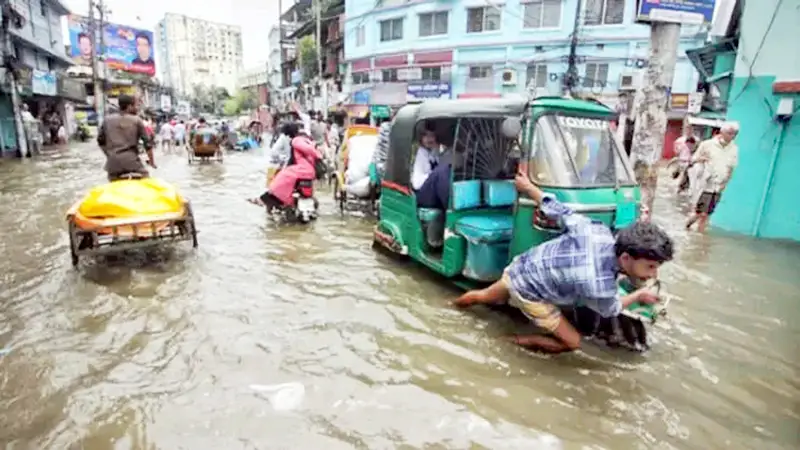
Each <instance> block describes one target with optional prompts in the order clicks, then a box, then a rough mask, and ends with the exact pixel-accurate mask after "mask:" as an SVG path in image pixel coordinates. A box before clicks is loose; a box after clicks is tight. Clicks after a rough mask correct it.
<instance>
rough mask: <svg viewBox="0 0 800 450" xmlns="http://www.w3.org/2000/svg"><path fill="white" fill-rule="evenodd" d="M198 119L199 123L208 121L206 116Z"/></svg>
mask: <svg viewBox="0 0 800 450" xmlns="http://www.w3.org/2000/svg"><path fill="white" fill-rule="evenodd" d="M197 121H198V122H199V123H206V119H205V117H201V118H199V119H197Z"/></svg>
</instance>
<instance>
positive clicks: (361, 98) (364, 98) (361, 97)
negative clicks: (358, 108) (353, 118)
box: [353, 89, 370, 105]
mask: <svg viewBox="0 0 800 450" xmlns="http://www.w3.org/2000/svg"><path fill="white" fill-rule="evenodd" d="M369 99H370V91H369V89H362V90H360V91H355V92H353V103H354V104H356V105H369Z"/></svg>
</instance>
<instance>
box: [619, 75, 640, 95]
mask: <svg viewBox="0 0 800 450" xmlns="http://www.w3.org/2000/svg"><path fill="white" fill-rule="evenodd" d="M641 84H642V74H641V73H637V72H630V73H623V74H621V75H620V76H619V90H620V91H635V90H637V89H639V86H640V85H641Z"/></svg>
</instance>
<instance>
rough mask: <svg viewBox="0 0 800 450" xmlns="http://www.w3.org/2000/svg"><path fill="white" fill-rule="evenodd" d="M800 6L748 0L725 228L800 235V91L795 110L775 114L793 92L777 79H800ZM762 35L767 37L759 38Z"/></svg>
mask: <svg viewBox="0 0 800 450" xmlns="http://www.w3.org/2000/svg"><path fill="white" fill-rule="evenodd" d="M798 23H800V7H798V2H797V0H791V1H790V0H758V1H747V2H745V4H744V12H743V13H742V21H741V30H740V41H739V46H738V54H737V56H736V67H735V70H734V78H733V82H732V84H731V89H730V95H729V97H728V119H730V120H735V121H737V122H739V124H740V131H739V136H738V138H737V139H736V143H737V144H738V145H739V167H738V168H737V169H736V171H735V172H734V174H733V178H732V179H731V182H730V184H729V185H728V189H727V190H726V191H725V194H724V195H723V199H722V203H721V204H720V205H719V209H717V212H716V213H715V214H714V216H713V218H712V222H713V224H714V225H715V226H718V227H721V228H723V229H727V230H731V231H735V232H739V233H743V234H749V235H753V236H760V237H768V238H788V239H794V240H800V117H798V116H800V96H797V95H789V96H788V97H791V98H794V101H795V103H794V108H795V111H794V117H793V118H792V120H791V121H790V122H788V123H785V124H781V123H780V122H777V121H776V120H775V118H774V111H775V110H776V109H777V107H778V102H779V101H780V99H781V98H782V97H787V95H776V94H773V92H772V83H773V82H774V81H776V80H778V81H800V51H797V49H796V45H795V44H793V43H795V42H798V41H800V27H798V26H797V24H798ZM758 43H761V44H763V45H758Z"/></svg>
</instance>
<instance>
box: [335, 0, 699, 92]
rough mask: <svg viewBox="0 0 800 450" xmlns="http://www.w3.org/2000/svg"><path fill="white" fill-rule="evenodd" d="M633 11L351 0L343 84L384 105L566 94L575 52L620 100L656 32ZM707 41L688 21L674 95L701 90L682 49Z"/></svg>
mask: <svg viewBox="0 0 800 450" xmlns="http://www.w3.org/2000/svg"><path fill="white" fill-rule="evenodd" d="M635 9H636V2H632V1H625V0H582V1H580V2H579V0H505V1H474V0H453V1H446V2H445V1H435V2H431V1H414V0H382V1H379V2H374V1H364V0H362V1H359V0H347V1H346V12H347V18H346V24H345V32H344V35H345V58H346V60H347V71H348V72H347V75H348V76H347V77H346V82H347V83H346V84H348V85H349V90H350V92H351V98H352V99H353V102H354V103H355V102H359V103H364V102H366V103H371V104H384V105H386V104H388V105H392V104H402V103H404V102H406V101H407V100H408V99H414V98H419V97H425V98H429V97H445V98H459V97H474V96H488V97H491V96H503V95H507V94H524V95H546V94H551V95H552V94H561V93H562V92H563V87H564V86H563V84H564V83H563V82H564V79H565V76H564V75H565V73H566V72H567V69H568V62H567V61H568V56H569V55H570V54H572V55H574V58H573V61H575V62H576V64H577V66H576V68H577V71H578V74H579V76H580V79H579V89H580V90H582V91H583V92H584V93H586V94H589V95H593V96H595V97H596V98H600V99H601V100H603V101H607V102H608V103H609V104H614V103H615V102H616V101H617V99H618V97H619V92H620V91H625V90H635V89H636V88H637V87H638V83H639V80H640V79H641V75H642V73H641V72H642V71H643V68H644V67H645V65H646V62H647V57H648V48H649V47H648V41H649V34H650V29H649V27H648V26H646V25H640V24H637V23H635ZM573 38H574V40H575V42H574V43H575V44H576V45H575V46H574V48H575V51H574V52H571V47H572V45H571V44H572V43H573ZM703 39H704V36H703V35H701V34H700V28H699V27H696V26H695V27H689V26H684V27H683V28H682V31H681V42H680V49H679V59H678V63H677V66H676V68H675V77H674V83H673V86H672V92H673V93H687V94H688V93H690V92H694V91H695V90H696V83H697V74H696V71H695V70H694V68H693V66H692V65H691V64H690V63H689V62H688V60H687V58H686V57H685V55H684V51H685V50H686V49H688V48H692V47H695V46H697V45H699V44H700V43H702V42H703Z"/></svg>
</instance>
